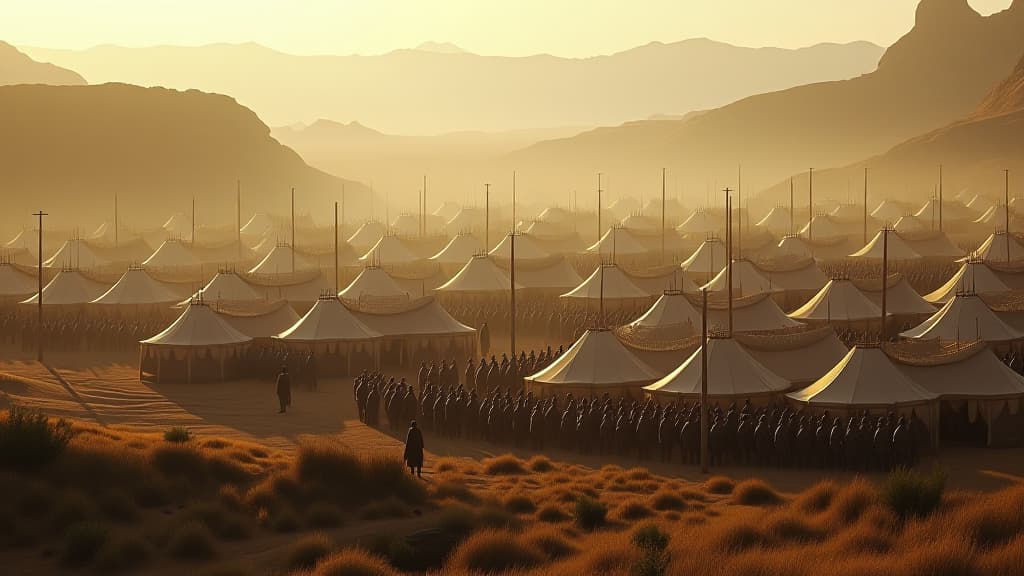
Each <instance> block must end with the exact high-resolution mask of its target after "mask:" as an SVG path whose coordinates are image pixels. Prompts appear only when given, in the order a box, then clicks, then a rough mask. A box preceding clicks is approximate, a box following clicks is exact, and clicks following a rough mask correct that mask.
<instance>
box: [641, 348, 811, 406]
mask: <svg viewBox="0 0 1024 576" xmlns="http://www.w3.org/2000/svg"><path fill="white" fill-rule="evenodd" d="M707 347H708V349H707V351H708V358H707V363H708V396H710V397H714V398H736V399H739V398H745V397H749V396H762V395H768V394H775V393H779V392H783V391H785V390H787V389H789V387H790V384H791V383H790V382H789V381H788V380H786V379H785V378H783V377H781V376H779V375H777V374H775V373H773V372H772V371H770V370H768V369H767V368H765V367H764V366H763V365H762V364H761V363H760V362H758V361H757V360H755V359H754V357H753V356H751V355H750V353H749V352H747V351H746V350H744V349H743V347H742V346H740V345H739V343H738V342H737V341H736V340H735V339H733V338H712V339H710V340H709V341H708V343H707ZM702 353H703V351H702V350H701V349H700V348H698V349H697V350H696V351H694V352H693V354H691V355H690V357H689V358H687V359H686V361H684V362H683V363H682V364H680V365H679V367H678V368H676V369H675V370H673V371H672V372H670V373H669V374H668V375H667V376H665V377H664V378H661V379H660V380H658V381H657V382H655V383H654V384H651V385H650V386H647V387H645V388H644V390H647V391H648V392H652V393H655V394H664V395H678V396H685V397H695V396H700V391H701V375H702V366H701V354H702Z"/></svg>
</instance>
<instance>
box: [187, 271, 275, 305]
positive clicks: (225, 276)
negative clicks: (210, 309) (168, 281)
mask: <svg viewBox="0 0 1024 576" xmlns="http://www.w3.org/2000/svg"><path fill="white" fill-rule="evenodd" d="M199 295H200V293H196V294H195V296H199ZM201 295H202V298H203V301H204V302H208V303H220V302H232V303H243V302H260V301H262V300H264V299H265V298H264V295H262V294H260V293H259V292H258V291H257V290H256V289H255V288H253V287H252V286H250V285H249V283H247V282H246V281H245V280H243V279H242V277H241V276H239V275H238V274H236V273H234V272H228V271H224V270H221V271H220V272H217V274H216V275H215V276H214V277H213V278H211V279H210V281H209V282H207V283H206V286H204V287H203V288H202V290H201Z"/></svg>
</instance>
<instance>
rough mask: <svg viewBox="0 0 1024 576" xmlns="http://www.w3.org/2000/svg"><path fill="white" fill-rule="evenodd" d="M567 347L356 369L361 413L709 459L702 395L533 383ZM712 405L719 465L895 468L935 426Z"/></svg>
mask: <svg viewBox="0 0 1024 576" xmlns="http://www.w3.org/2000/svg"><path fill="white" fill-rule="evenodd" d="M560 353H562V350H561V349H559V350H558V351H554V350H551V349H547V350H543V351H541V352H540V353H537V352H535V351H531V353H530V354H526V353H525V352H524V353H522V354H520V355H519V357H518V358H516V359H509V358H507V357H505V358H503V359H502V360H501V361H498V360H497V358H492V359H491V360H489V361H488V360H486V359H482V360H481V362H480V363H475V362H472V361H470V362H468V363H467V365H466V368H465V369H464V370H462V371H460V370H459V369H458V367H457V365H456V363H455V362H454V361H442V362H438V363H434V364H431V365H424V366H422V367H421V369H420V374H419V377H418V381H417V382H415V383H413V382H408V381H406V379H404V378H399V379H396V378H394V377H388V376H386V375H384V374H383V373H380V372H369V371H364V372H363V373H362V374H360V375H359V376H357V377H356V378H354V379H353V396H354V399H355V403H356V406H357V408H358V413H359V419H360V420H361V421H363V422H365V423H366V424H368V425H370V426H374V427H385V426H386V427H388V428H389V429H390V430H391V431H392V432H395V433H397V432H399V431H401V430H403V429H404V428H405V427H406V426H407V425H408V424H409V422H411V421H416V422H417V423H418V425H419V428H420V429H422V430H423V431H424V432H427V433H430V434H433V435H435V436H437V437H445V438H452V439H465V440H476V441H486V442H491V443H495V444H506V445H509V446H514V447H516V448H520V449H529V450H536V451H543V450H551V449H561V450H567V451H577V452H579V453H581V454H599V455H609V456H612V455H614V456H618V457H624V458H629V457H635V458H637V459H639V460H642V461H645V460H655V459H657V460H661V461H663V462H670V461H679V462H682V463H684V464H696V463H698V462H699V457H700V418H701V414H702V413H703V411H702V410H701V409H700V405H699V404H696V403H694V404H690V403H686V402H670V403H667V404H663V403H660V402H658V401H656V400H653V399H645V400H636V399H631V398H628V397H625V396H620V397H615V398H613V397H611V396H609V395H607V394H606V395H604V396H601V397H596V396H595V397H574V396H573V395H572V394H556V395H551V396H546V397H538V396H535V395H534V394H533V393H532V392H526V391H525V390H524V388H523V386H522V372H520V371H518V370H517V367H518V366H528V367H530V369H532V370H535V371H539V370H542V369H543V368H544V367H545V366H547V365H548V364H550V363H551V362H552V361H554V360H555V359H556V358H557V357H558V355H559V354H560ZM460 372H461V373H462V378H461V381H460V378H459V376H460ZM707 414H708V418H709V437H708V446H709V456H710V459H711V462H712V463H713V464H715V465H719V466H721V465H756V466H780V467H802V468H842V469H850V470H887V469H890V468H892V467H894V466H912V465H914V463H915V462H916V461H917V458H918V455H919V454H920V453H921V452H922V451H924V450H927V449H928V447H929V446H930V437H931V436H930V434H931V433H930V432H929V429H928V426H927V424H926V423H925V422H924V421H923V420H922V419H921V418H920V417H919V416H918V415H917V414H916V413H915V412H914V411H910V412H909V413H895V412H888V413H884V414H870V413H868V412H863V413H860V414H857V415H856V416H853V417H849V418H844V417H840V416H834V415H831V414H830V413H829V412H828V411H824V412H814V411H810V410H806V409H796V408H793V407H790V406H786V405H783V404H775V403H773V404H771V405H767V406H761V407H754V406H752V405H751V404H750V402H749V401H747V402H745V403H744V404H743V405H742V406H740V407H737V406H736V405H735V404H730V405H729V406H728V407H726V408H724V409H723V408H722V407H721V406H720V405H719V404H717V403H716V404H715V405H713V406H710V407H709V410H708V411H707Z"/></svg>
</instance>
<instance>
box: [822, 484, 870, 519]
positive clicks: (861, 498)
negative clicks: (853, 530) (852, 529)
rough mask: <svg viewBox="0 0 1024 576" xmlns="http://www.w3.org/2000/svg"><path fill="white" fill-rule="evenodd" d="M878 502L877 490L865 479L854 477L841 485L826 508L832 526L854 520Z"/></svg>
mask: <svg viewBox="0 0 1024 576" xmlns="http://www.w3.org/2000/svg"><path fill="white" fill-rule="evenodd" d="M877 502H878V492H877V491H876V490H875V488H874V486H872V485H871V484H870V483H869V482H868V481H867V480H864V479H863V478H859V477H858V478H855V479H854V480H853V481H852V482H850V483H849V484H847V485H846V486H844V487H843V489H842V490H840V491H839V493H838V494H836V495H835V498H834V499H833V501H832V506H831V507H830V508H829V509H828V512H829V516H830V519H829V520H830V523H831V524H832V526H834V527H840V526H844V525H848V524H851V523H853V522H856V521H857V519H858V518H860V517H861V515H862V514H864V512H865V511H866V510H867V509H868V508H870V507H871V506H872V505H873V504H876V503H877Z"/></svg>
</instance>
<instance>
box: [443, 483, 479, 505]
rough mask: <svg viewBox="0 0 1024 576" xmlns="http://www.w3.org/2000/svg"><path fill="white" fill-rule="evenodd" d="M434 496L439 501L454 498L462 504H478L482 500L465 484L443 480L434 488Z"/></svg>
mask: <svg viewBox="0 0 1024 576" xmlns="http://www.w3.org/2000/svg"><path fill="white" fill-rule="evenodd" d="M432 495H433V497H434V498H436V499H438V500H443V499H446V498H452V499H455V500H459V501H461V502H477V501H478V500H480V498H478V497H477V495H476V494H474V493H473V491H472V490H470V489H469V486H467V485H466V484H465V483H463V482H459V481H455V480H450V479H442V480H441V481H439V482H438V483H437V484H435V485H434V486H433V490H432Z"/></svg>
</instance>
